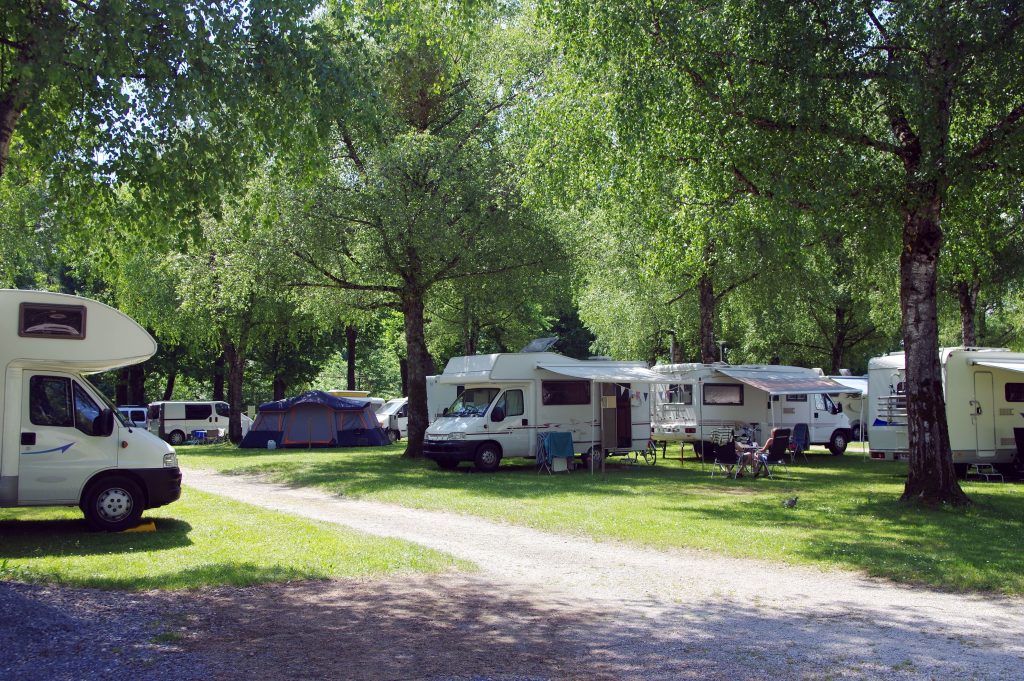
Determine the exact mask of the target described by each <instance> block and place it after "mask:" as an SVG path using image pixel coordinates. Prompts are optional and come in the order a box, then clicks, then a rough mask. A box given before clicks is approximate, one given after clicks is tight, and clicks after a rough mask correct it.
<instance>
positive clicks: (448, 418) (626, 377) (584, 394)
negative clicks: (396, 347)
mask: <svg viewBox="0 0 1024 681" xmlns="http://www.w3.org/2000/svg"><path fill="white" fill-rule="evenodd" d="M659 378H660V376H659V375H657V374H653V373H652V372H651V371H650V370H649V369H647V367H646V365H645V364H644V363H642V362H615V361H611V360H577V359H571V358H568V357H563V356H562V355H559V354H556V353H551V352H525V353H505V354H494V355H473V356H466V357H453V358H452V359H451V360H450V361H449V362H448V365H447V366H446V367H445V369H444V372H443V373H441V374H440V375H439V376H438V382H439V383H443V384H447V385H452V386H464V388H463V390H462V392H461V393H460V394H459V395H458V397H457V398H456V399H455V400H454V401H453V403H452V404H451V405H450V406H449V407H448V408H447V409H446V410H444V412H443V416H441V417H440V418H438V419H437V420H435V421H434V423H432V424H431V425H430V427H429V428H427V432H426V438H425V442H424V453H425V455H426V457H427V458H430V459H433V460H434V461H436V462H437V465H438V466H440V467H441V468H454V467H455V466H457V465H458V464H459V462H460V461H472V462H473V463H474V465H475V466H476V468H477V469H478V470H481V471H494V470H496V469H497V468H498V465H499V464H500V462H501V460H502V459H503V458H506V457H527V458H534V457H536V454H537V434H538V432H540V431H560V432H571V433H572V439H573V451H574V452H575V453H576V454H581V455H584V456H585V457H588V456H590V455H592V454H600V455H605V454H614V453H620V452H625V451H636V450H641V449H644V448H645V447H646V445H647V441H648V439H649V438H650V425H651V411H650V402H649V387H648V386H649V384H650V383H651V382H652V381H654V380H658V379H659Z"/></svg>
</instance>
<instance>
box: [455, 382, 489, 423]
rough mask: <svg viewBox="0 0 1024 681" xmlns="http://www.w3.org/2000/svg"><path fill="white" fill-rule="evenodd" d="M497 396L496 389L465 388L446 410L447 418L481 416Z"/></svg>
mask: <svg viewBox="0 0 1024 681" xmlns="http://www.w3.org/2000/svg"><path fill="white" fill-rule="evenodd" d="M497 396H498V389H497V388H467V389H466V390H464V391H463V392H462V394H461V395H459V396H458V397H457V398H456V399H455V401H454V402H453V403H452V406H451V408H449V409H448V415H449V416H483V415H484V413H485V412H486V411H487V407H488V406H490V404H491V402H492V401H493V400H494V398H495V397H497Z"/></svg>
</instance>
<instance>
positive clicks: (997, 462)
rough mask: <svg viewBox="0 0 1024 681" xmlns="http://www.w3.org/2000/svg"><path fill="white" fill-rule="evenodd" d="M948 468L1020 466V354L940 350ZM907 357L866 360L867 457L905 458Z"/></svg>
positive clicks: (1023, 425)
mask: <svg viewBox="0 0 1024 681" xmlns="http://www.w3.org/2000/svg"><path fill="white" fill-rule="evenodd" d="M939 358H940V361H941V365H942V389H943V393H944V395H945V400H946V420H947V422H948V424H949V441H950V445H951V447H952V450H953V466H954V467H955V468H956V470H957V473H958V474H959V475H961V476H963V475H964V474H966V472H967V467H968V465H970V464H976V463H988V464H993V465H994V466H995V467H997V468H999V469H1000V470H1002V471H1004V472H1007V473H1009V472H1012V471H1013V469H1014V468H1015V467H1019V468H1022V469H1024V459H1022V457H1024V453H1022V452H1021V448H1022V447H1024V353H1020V352H1010V351H1009V350H1006V349H1003V348H944V349H942V350H941V351H940V352H939ZM905 367H906V361H905V358H904V355H903V353H902V352H894V353H891V354H888V355H884V356H882V357H874V358H872V359H871V360H870V361H869V362H868V382H869V387H868V392H869V393H870V399H869V400H868V404H869V407H868V423H869V424H870V425H869V429H868V436H869V440H870V442H869V445H870V452H871V458H872V459H880V460H893V459H902V458H905V457H906V456H908V454H909V447H908V440H907V396H906V383H905V381H906V369H905Z"/></svg>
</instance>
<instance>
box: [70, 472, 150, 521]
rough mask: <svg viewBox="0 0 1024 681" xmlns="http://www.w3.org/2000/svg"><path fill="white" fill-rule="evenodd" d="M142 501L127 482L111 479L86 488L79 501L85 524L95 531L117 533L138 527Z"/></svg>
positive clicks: (119, 478)
mask: <svg viewBox="0 0 1024 681" xmlns="http://www.w3.org/2000/svg"><path fill="white" fill-rule="evenodd" d="M144 505H145V498H144V497H143V495H142V490H141V489H140V488H139V486H138V485H137V484H136V483H135V482H134V481H133V480H132V479H130V478H126V477H123V476H119V475H111V476H109V477H106V478H103V479H101V480H99V481H97V482H95V483H93V484H92V485H90V486H89V489H88V491H87V492H86V493H85V497H84V498H83V499H82V504H81V506H82V511H83V512H84V513H85V520H86V522H88V523H89V526H90V527H92V528H93V529H94V530H100V531H102V532H120V531H121V530H127V529H128V528H131V527H135V526H136V525H138V524H139V519H140V518H141V517H142V510H143V506H144Z"/></svg>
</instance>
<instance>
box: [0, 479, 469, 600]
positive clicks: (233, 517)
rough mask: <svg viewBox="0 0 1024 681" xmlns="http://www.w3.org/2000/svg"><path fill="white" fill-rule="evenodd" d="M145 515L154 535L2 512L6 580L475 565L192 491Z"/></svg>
mask: <svg viewBox="0 0 1024 681" xmlns="http://www.w3.org/2000/svg"><path fill="white" fill-rule="evenodd" d="M142 519H143V522H145V521H148V520H154V521H155V522H156V528H157V530H156V532H127V533H118V534H108V533H103V532H91V531H89V530H88V529H87V527H86V525H85V521H84V520H83V519H82V514H81V512H80V511H79V510H78V509H77V508H75V509H69V508H34V509H24V508H22V509H0V579H15V580H20V581H27V582H50V583H56V584H67V585H75V586H89V587H98V588H105V589H128V590H141V589H189V588H196V587H200V586H210V585H220V584H232V585H250V584H259V583H264V582H280V581H290V580H297V579H327V578H332V577H359V576H380V575H386V574H391V573H396V572H413V571H417V572H421V571H425V572H439V571H442V570H446V569H449V568H452V567H453V566H455V567H460V568H470V567H471V566H470V565H469V564H467V563H465V562H457V561H456V560H455V559H454V558H451V557H450V556H446V555H445V554H442V553H439V552H437V551H433V550H430V549H426V548H423V547H421V546H417V545H415V544H410V543H408V542H403V541H399V540H392V539H380V538H376V537H370V536H367V535H363V534H360V533H357V532H354V531H350V530H347V529H345V528H341V527H338V526H336V525H331V524H326V523H319V522H314V521H310V520H305V519H300V518H295V517H293V516H290V515H287V514H283V513H278V512H275V511H267V510H264V509H261V508H257V507H254V506H250V505H248V504H242V503H239V502H235V501H231V500H229V499H225V498H223V497H219V496H215V495H211V494H206V493H204V492H200V491H198V490H194V489H190V488H188V487H186V488H185V490H184V492H183V494H182V498H181V499H180V500H179V501H176V502H175V503H173V504H170V505H168V506H164V507H161V508H157V509H153V510H150V511H146V513H145V514H144V515H143V517H142Z"/></svg>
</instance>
